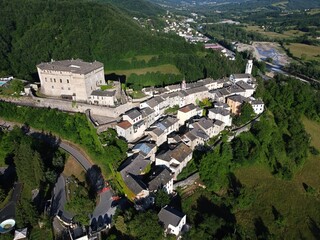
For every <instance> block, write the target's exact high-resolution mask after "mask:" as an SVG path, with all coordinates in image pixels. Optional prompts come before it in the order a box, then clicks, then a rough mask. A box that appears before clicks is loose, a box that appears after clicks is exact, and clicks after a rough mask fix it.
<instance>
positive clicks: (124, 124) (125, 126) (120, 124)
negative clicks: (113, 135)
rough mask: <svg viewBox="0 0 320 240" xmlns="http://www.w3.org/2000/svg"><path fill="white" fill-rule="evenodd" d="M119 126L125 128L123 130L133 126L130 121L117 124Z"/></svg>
mask: <svg viewBox="0 0 320 240" xmlns="http://www.w3.org/2000/svg"><path fill="white" fill-rule="evenodd" d="M117 126H118V127H121V128H123V129H128V128H129V127H131V126H132V124H131V123H130V122H129V121H127V120H125V121H121V122H119V123H118V124H117Z"/></svg>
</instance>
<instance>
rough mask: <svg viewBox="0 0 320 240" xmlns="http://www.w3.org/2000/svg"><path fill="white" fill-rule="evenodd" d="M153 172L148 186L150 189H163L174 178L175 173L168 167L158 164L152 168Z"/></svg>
mask: <svg viewBox="0 0 320 240" xmlns="http://www.w3.org/2000/svg"><path fill="white" fill-rule="evenodd" d="M152 171H153V174H152V175H151V176H150V178H149V182H148V188H149V190H150V191H155V190H157V189H161V188H162V187H163V186H164V185H166V184H167V183H168V182H169V181H170V180H171V179H172V178H173V175H172V174H171V171H170V170H169V169H168V168H167V167H163V166H157V167H155V168H153V169H152Z"/></svg>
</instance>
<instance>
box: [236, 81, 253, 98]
mask: <svg viewBox="0 0 320 240" xmlns="http://www.w3.org/2000/svg"><path fill="white" fill-rule="evenodd" d="M236 85H237V86H238V87H240V88H241V89H243V90H244V94H240V95H242V96H244V97H251V96H252V95H253V94H254V91H255V88H254V87H253V86H252V85H250V84H248V83H246V82H244V81H239V82H237V83H236Z"/></svg>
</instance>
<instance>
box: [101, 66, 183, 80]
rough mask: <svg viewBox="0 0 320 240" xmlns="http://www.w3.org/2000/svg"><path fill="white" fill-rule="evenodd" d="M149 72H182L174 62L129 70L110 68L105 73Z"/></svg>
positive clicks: (138, 73) (127, 74)
mask: <svg viewBox="0 0 320 240" xmlns="http://www.w3.org/2000/svg"><path fill="white" fill-rule="evenodd" d="M147 72H160V73H163V74H167V73H171V74H180V71H179V69H178V68H177V67H176V66H174V65H172V64H163V65H159V66H156V67H147V68H136V69H129V70H108V71H106V72H105V73H106V74H110V73H116V74H119V75H126V76H127V77H128V76H130V75H131V74H133V73H135V74H137V75H142V74H146V73H147Z"/></svg>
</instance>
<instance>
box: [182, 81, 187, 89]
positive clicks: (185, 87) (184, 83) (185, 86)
mask: <svg viewBox="0 0 320 240" xmlns="http://www.w3.org/2000/svg"><path fill="white" fill-rule="evenodd" d="M181 89H182V90H186V89H187V83H186V80H185V79H183V81H182V83H181Z"/></svg>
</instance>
